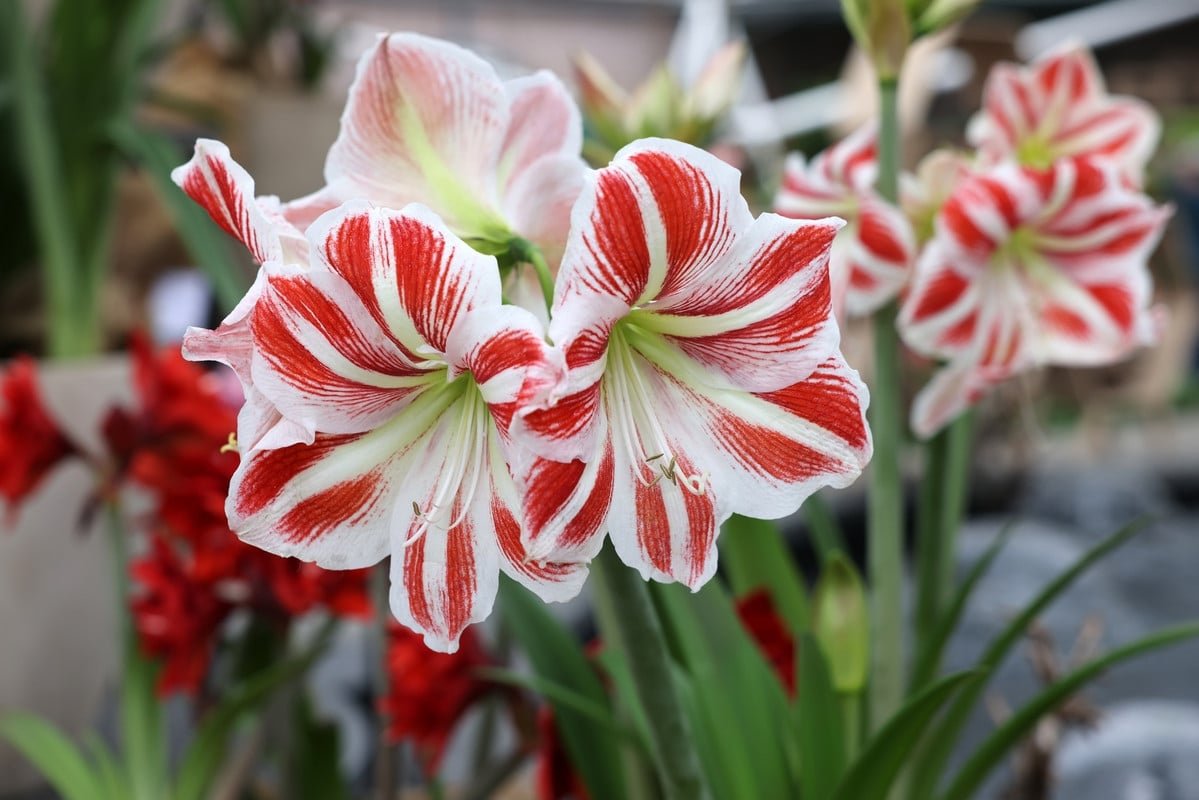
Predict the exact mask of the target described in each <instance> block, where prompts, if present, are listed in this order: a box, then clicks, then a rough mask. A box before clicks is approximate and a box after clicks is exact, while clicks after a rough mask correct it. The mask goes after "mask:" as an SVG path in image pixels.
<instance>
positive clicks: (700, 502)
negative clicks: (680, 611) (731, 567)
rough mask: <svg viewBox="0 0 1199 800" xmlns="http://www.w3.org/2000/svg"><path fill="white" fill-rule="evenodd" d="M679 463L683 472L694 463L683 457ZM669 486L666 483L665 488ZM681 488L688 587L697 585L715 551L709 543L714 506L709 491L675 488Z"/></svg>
mask: <svg viewBox="0 0 1199 800" xmlns="http://www.w3.org/2000/svg"><path fill="white" fill-rule="evenodd" d="M679 467H680V468H681V469H682V470H683V471H684V472H693V471H694V469H695V467H694V465H692V464H691V463H690V461H688V460H687V459H685V458H680V459H679ZM671 488H674V487H669V488H668V489H667V491H669V490H670V489H671ZM678 491H680V492H682V497H683V508H684V510H685V511H686V512H687V525H688V528H689V535H688V537H687V547H688V550H687V563H688V565H689V566H690V575H689V576H688V577H687V578H686V579H685V580H684V583H686V584H687V585H688V586H690V587H695V586H697V585H698V583H699V580H700V579H701V578H702V577H703V576H704V574H705V573H706V572H707V569H708V560H709V559H710V558H712V557H713V556H714V555H715V550H714V548H713V545H715V544H716V509H715V508H714V507H713V505H712V500H713V498H712V492H711V491H710V490H709V491H706V492H704V493H703V494H696V493H694V492H692V491H690V490H688V489H684V488H679V489H678Z"/></svg>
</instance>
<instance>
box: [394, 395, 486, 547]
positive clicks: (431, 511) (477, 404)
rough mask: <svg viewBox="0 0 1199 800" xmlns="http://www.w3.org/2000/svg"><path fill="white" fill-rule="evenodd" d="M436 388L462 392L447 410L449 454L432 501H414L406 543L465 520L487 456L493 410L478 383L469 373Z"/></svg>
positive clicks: (447, 448)
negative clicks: (412, 527)
mask: <svg viewBox="0 0 1199 800" xmlns="http://www.w3.org/2000/svg"><path fill="white" fill-rule="evenodd" d="M435 391H449V392H456V393H458V394H459V395H460V396H459V397H458V399H457V400H455V401H454V402H453V404H452V405H450V407H449V408H447V409H446V412H445V415H446V418H447V419H448V420H449V431H448V434H447V438H446V441H445V445H444V446H445V453H446V457H445V461H444V462H443V463H442V467H441V471H440V473H439V474H438V476H437V482H436V484H435V485H434V488H433V492H432V494H431V499H430V500H429V504H428V506H427V507H426V508H423V509H422V508H421V506H420V503H419V502H417V501H416V500H413V501H412V511H413V514H414V515H415V516H416V523H415V525H414V528H415V530H413V532H412V534H411V535H410V536H409V537H408V539H407V541H405V542H404V546H405V547H407V546H408V545H410V544H412V543H413V542H415V541H416V540H418V539H419V538H420V537H422V536H424V535H425V533H426V532H427V531H428V530H429V528H430V527H435V528H439V529H442V530H450V529H452V528H454V527H456V526H457V525H459V524H460V523H461V522H462V520H463V519H464V518H465V517H466V515H467V514H468V513H469V512H470V506H471V503H473V502H474V498H475V493H476V492H477V491H478V487H479V481H480V479H481V477H482V471H483V466H484V464H485V462H486V460H487V440H488V438H489V435H490V430H489V428H488V425H489V424H490V422H491V414H490V412H489V411H488V409H487V404H486V403H485V402H484V401H483V395H482V393H481V392H480V391H479V387H478V384H476V383H475V381H474V379H473V378H472V377H470V376H469V375H462V376H460V377H459V378H458V379H456V380H454V381H452V382H450V383H448V384H446V385H445V386H444V387H442V388H441V389H439V390H435ZM455 506H457V507H458V513H457V515H456V516H455V515H454V507H455ZM447 520H448V522H447Z"/></svg>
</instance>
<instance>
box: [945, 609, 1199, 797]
mask: <svg viewBox="0 0 1199 800" xmlns="http://www.w3.org/2000/svg"><path fill="white" fill-rule="evenodd" d="M1194 636H1199V623H1192V624H1188V625H1178V626H1175V627H1172V628H1166V629H1165V630H1162V631H1158V632H1157V633H1155V634H1152V635H1150V636H1146V637H1145V638H1144V639H1139V640H1137V641H1135V642H1133V643H1131V644H1126V645H1124V646H1123V647H1119V648H1117V649H1115V650H1113V651H1112V652H1110V653H1108V654H1107V655H1106V656H1103V657H1102V658H1097V659H1095V660H1094V661H1092V662H1091V663H1089V664H1087V665H1085V666H1083V667H1080V668H1079V669H1077V670H1075V671H1074V672H1072V673H1070V674H1069V675H1067V676H1066V677H1064V678H1062V679H1061V680H1060V681H1058V682H1057V683H1055V684H1053V685H1052V686H1050V687H1049V688H1048V689H1046V690H1044V691H1043V692H1041V693H1040V694H1039V695H1037V696H1036V697H1035V698H1033V699H1032V700H1031V701H1030V702H1029V703H1028V704H1027V705H1025V706H1024V707H1022V708H1021V709H1020V710H1019V711H1017V712H1016V713H1015V714H1013V715H1012V716H1011V717H1010V718H1009V719H1008V720H1007V722H1005V723H1004V724H1003V725H1002V726H1001V727H1000V728H999V729H998V730H996V731H995V732H994V733H992V734H991V735H990V737H988V738H987V740H986V741H985V742H983V744H982V746H981V747H979V748H978V750H976V751H974V755H973V756H971V757H970V760H969V761H967V762H966V763H965V764H964V765H963V766H962V768H961V769H960V770H959V771H958V774H957V775H956V776H955V777H954V779H953V782H952V783H951V784H950V785H949V789H948V790H946V792H945V794H943V795H942V796H941V800H968V798H970V797H973V796H974V793H975V791H976V790H977V789H978V787H979V785H980V784H981V783H982V782H983V779H984V778H986V777H987V775H988V774H989V773H990V772H991V770H993V769H994V768H995V767H996V765H997V764H999V762H1000V760H1001V759H1002V758H1003V757H1004V755H1005V754H1006V753H1007V752H1008V750H1010V749H1011V748H1012V746H1013V745H1015V744H1016V743H1017V742H1019V741H1020V740H1021V739H1022V738H1024V737H1025V736H1027V735H1028V734H1029V733H1030V732H1031V731H1032V729H1033V726H1035V725H1036V724H1037V721H1038V720H1040V719H1041V718H1043V717H1044V716H1045V715H1046V714H1048V713H1050V712H1051V711H1053V710H1054V709H1055V708H1057V707H1058V706H1059V705H1060V704H1061V703H1064V702H1065V701H1066V700H1068V699H1069V698H1070V696H1071V695H1073V694H1074V693H1075V692H1077V691H1078V690H1079V689H1080V688H1082V687H1083V686H1085V685H1086V684H1087V683H1088V682H1090V681H1092V680H1094V679H1095V678H1096V677H1098V676H1099V674H1100V673H1102V672H1103V671H1104V670H1106V669H1108V668H1110V667H1112V666H1114V665H1116V664H1118V663H1120V662H1121V661H1126V660H1128V659H1130V658H1133V657H1135V656H1139V655H1141V654H1143V653H1147V652H1149V651H1150V650H1156V649H1157V648H1159V647H1168V646H1170V645H1172V644H1177V643H1179V642H1181V641H1183V640H1185V639H1190V638H1192V637H1194Z"/></svg>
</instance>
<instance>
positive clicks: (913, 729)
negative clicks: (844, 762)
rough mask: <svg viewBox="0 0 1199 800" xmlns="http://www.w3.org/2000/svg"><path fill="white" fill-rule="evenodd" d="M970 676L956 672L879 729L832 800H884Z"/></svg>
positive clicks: (909, 704)
mask: <svg viewBox="0 0 1199 800" xmlns="http://www.w3.org/2000/svg"><path fill="white" fill-rule="evenodd" d="M977 677H978V676H977V674H976V673H973V672H960V673H958V674H956V675H950V676H949V677H948V678H943V679H941V680H940V681H937V682H936V683H934V684H933V685H932V686H930V687H928V688H927V689H925V690H924V691H923V692H921V693H920V694H918V695H916V697H915V698H913V699H912V700H911V701H910V702H908V704H907V705H905V706H903V707H902V708H900V709H899V711H898V712H896V714H895V716H893V717H891V720H890V721H889V722H888V723H887V724H885V725H884V726H883V727H882V728H880V729H879V732H878V733H877V734H875V736H874V738H872V739H871V740H870V741H869V742H868V743H867V745H866V749H865V750H864V751H862V754H861V756H859V757H858V759H857V760H856V761H854V763H853V765H852V766H850V768H849V772H847V773H846V775H845V778H844V779H843V780H842V781H841V785H840V786H838V787H837V793H836V794H835V795H833V797H834V800H866V798H884V797H886V796H887V793H888V792H889V791H890V790H891V785H892V784H893V783H894V782H895V779H896V777H898V776H899V771H900V769H902V768H903V765H904V762H905V761H906V760H907V757H908V755H909V754H910V753H911V752H912V750H913V749H914V748H915V747H916V745H917V744H919V743H920V740H921V738H922V736H921V734H923V733H924V731H925V730H926V729H927V727H928V724H929V722H931V721H932V719H933V717H934V716H936V714H937V712H938V711H940V710H941V707H942V706H943V705H945V703H946V701H948V700H949V698H950V697H952V696H953V694H954V693H955V692H956V691H958V689H960V688H962V687H964V686H966V685H967V684H969V683H970V682H971V681H973V680H976V679H977Z"/></svg>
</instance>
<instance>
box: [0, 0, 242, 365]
mask: <svg viewBox="0 0 1199 800" xmlns="http://www.w3.org/2000/svg"><path fill="white" fill-rule="evenodd" d="M160 6H161V3H160V2H159V0H69V1H68V0H59V2H56V3H54V4H53V5H52V6H51V7H50V8H49V9H48V10H47V12H46V15H45V17H44V19H43V20H42V24H41V25H40V26H38V27H36V28H35V27H34V26H31V25H30V24H29V23H28V21H27V20H26V18H25V16H24V14H23V11H22V4H21V3H17V2H6V3H3V4H0V31H2V33H0V35H2V36H3V37H4V51H5V52H4V56H5V57H4V59H3V61H4V63H3V69H4V72H3V90H2V91H0V98H3V99H4V101H3V102H0V121H4V122H6V123H9V124H11V128H7V127H6V129H5V131H4V132H3V133H2V134H0V138H3V137H11V138H12V140H13V142H14V144H15V147H14V150H13V152H14V153H15V155H16V163H17V165H18V166H19V168H20V171H21V173H22V176H23V179H24V192H22V193H19V194H18V195H17V196H18V197H20V201H19V202H21V203H23V204H24V205H26V206H28V208H29V214H30V222H31V224H32V228H33V231H34V236H33V240H34V242H35V244H36V252H34V253H31V254H30V255H32V257H33V258H34V260H35V261H36V262H37V264H38V266H39V267H40V269H41V274H42V283H43V286H44V291H45V306H46V308H45V311H46V317H47V341H46V352H47V354H48V355H50V356H52V357H75V356H84V355H88V354H91V353H94V352H96V351H97V350H98V349H99V348H100V347H101V337H100V307H99V306H100V304H99V298H100V293H101V287H102V283H103V280H104V277H105V275H106V274H107V272H108V269H109V267H110V259H111V255H110V245H111V236H112V230H113V219H114V214H115V211H116V196H117V182H118V179H119V177H120V175H121V172H122V170H123V169H124V168H125V165H126V162H127V161H133V162H135V163H141V164H142V165H143V166H146V167H147V168H149V169H151V170H153V171H157V172H161V171H162V163H163V162H169V163H171V164H172V165H173V164H175V163H178V162H179V161H181V160H182V158H181V157H180V156H178V154H176V153H173V152H172V153H171V156H170V157H164V158H162V159H161V160H160V161H159V163H155V164H145V162H143V161H141V159H140V158H139V157H140V156H144V155H145V153H144V152H142V151H140V150H139V149H137V148H130V147H129V145H130V143H131V141H132V139H131V137H130V135H129V131H135V132H140V133H139V135H141V136H150V135H151V134H149V133H147V132H144V131H141V129H140V128H139V127H138V125H137V123H136V112H137V109H138V106H139V103H140V102H141V100H142V99H143V96H144V94H145V88H146V87H145V82H144V75H145V70H146V67H147V66H148V64H149V63H150V56H151V53H152V47H151V44H150V39H151V33H152V31H153V29H154V26H155V23H156V21H157V17H158V12H159V10H160ZM118 131H123V132H124V135H123V137H122V138H120V139H118V136H117V135H116V132H118ZM168 146H169V143H165V142H164V143H162V144H160V145H159V147H160V148H163V147H168ZM160 186H162V188H163V189H164V190H165V191H166V192H167V194H168V196H169V195H170V194H172V193H175V192H178V190H177V189H175V188H174V187H173V186H172V187H170V188H169V189H167V188H166V186H165V185H164V184H162V182H161V181H160ZM175 206H176V207H175V208H174V209H173V211H174V219H175V222H176V224H177V225H178V226H179V228H180V229H181V230H183V231H185V232H187V231H193V232H194V231H198V230H200V229H201V228H204V227H211V226H212V223H211V222H209V221H208V220H207V219H206V218H205V217H204V215H203V212H201V211H200V210H199V209H198V208H194V207H192V206H184V205H183V204H179V203H176V204H175ZM16 236H17V238H18V241H19V240H20V236H21V234H20V233H17V234H16ZM204 238H205V237H204V235H203V234H195V235H192V236H185V239H186V240H187V241H188V243H189V244H190V245H192V247H193V250H192V253H193V256H194V257H195V258H196V259H197V261H198V262H199V263H200V264H202V265H203V266H204V267H205V268H206V269H207V270H208V272H209V274H210V275H211V276H212V278H213V280H214V282H215V283H216V285H217V287H218V291H220V293H221V297H220V299H221V301H222V302H223V303H224V304H225V305H227V306H229V307H231V306H232V303H234V302H236V299H237V295H238V293H236V292H234V291H233V289H234V288H235V287H236V288H238V289H240V288H242V287H243V285H244V276H242V275H240V274H239V272H238V270H237V269H236V268H235V267H234V266H233V264H232V262H231V261H230V260H229V259H228V257H227V255H226V254H225V252H224V250H223V245H222V246H218V247H210V243H211V242H212V241H215V240H214V239H213V238H212V234H211V233H210V234H209V235H208V237H207V241H204V242H203V244H202V246H200V247H198V246H197V245H198V244H199V243H200V242H201V241H202V240H204Z"/></svg>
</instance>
